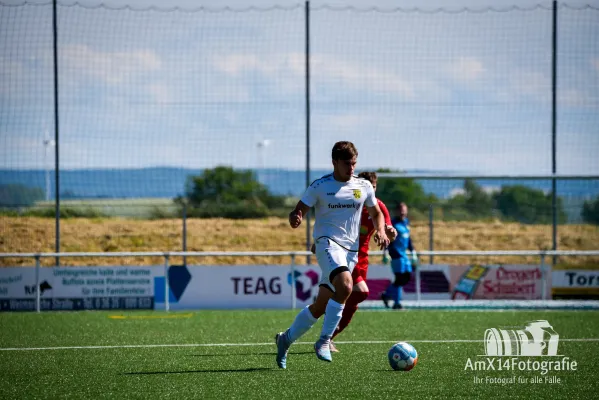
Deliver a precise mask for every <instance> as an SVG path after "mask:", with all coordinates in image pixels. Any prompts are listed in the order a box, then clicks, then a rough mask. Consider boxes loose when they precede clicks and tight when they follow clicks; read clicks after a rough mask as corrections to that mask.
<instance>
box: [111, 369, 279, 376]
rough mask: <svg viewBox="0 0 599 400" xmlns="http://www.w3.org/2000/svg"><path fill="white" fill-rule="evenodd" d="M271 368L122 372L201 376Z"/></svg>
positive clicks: (130, 373) (126, 373)
mask: <svg viewBox="0 0 599 400" xmlns="http://www.w3.org/2000/svg"><path fill="white" fill-rule="evenodd" d="M271 370H272V368H241V369H197V370H191V371H141V372H123V375H163V374H201V373H206V372H256V371H271Z"/></svg>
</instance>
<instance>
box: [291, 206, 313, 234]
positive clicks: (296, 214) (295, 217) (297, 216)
mask: <svg viewBox="0 0 599 400" xmlns="http://www.w3.org/2000/svg"><path fill="white" fill-rule="evenodd" d="M308 211H310V207H308V206H307V205H305V204H304V203H303V202H301V201H298V202H297V205H296V206H295V209H294V210H293V211H291V212H290V213H289V225H291V227H292V228H293V229H295V228H297V227H298V226H300V225H301V223H302V220H303V218H304V215H306V214H307V213H308Z"/></svg>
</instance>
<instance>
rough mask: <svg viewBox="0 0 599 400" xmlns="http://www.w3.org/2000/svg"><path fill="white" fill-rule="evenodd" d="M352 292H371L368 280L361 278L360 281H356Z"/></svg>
mask: <svg viewBox="0 0 599 400" xmlns="http://www.w3.org/2000/svg"><path fill="white" fill-rule="evenodd" d="M352 292H369V289H368V285H367V284H366V281H364V280H360V281H358V282H354V287H353V288H352Z"/></svg>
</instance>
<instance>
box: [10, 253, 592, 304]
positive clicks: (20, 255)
mask: <svg viewBox="0 0 599 400" xmlns="http://www.w3.org/2000/svg"><path fill="white" fill-rule="evenodd" d="M370 254H371V255H382V254H383V252H382V251H373V252H371V253H370ZM419 254H420V255H422V256H431V257H432V256H456V257H464V256H537V257H539V261H540V267H541V275H542V281H543V286H542V288H543V289H542V290H543V291H542V296H541V297H542V298H543V300H548V293H547V290H546V280H547V276H548V275H549V274H548V272H549V271H550V270H551V266H550V265H549V266H548V265H547V264H546V262H545V259H546V257H547V256H599V250H583V251H580V250H570V251H568V250H557V251H553V250H545V251H539V250H512V251H494V250H492V251H460V250H449V251H421V252H420V253H419ZM309 255H312V253H310V252H309V251H240V252H227V251H152V252H114V253H106V252H97V253H91V252H73V253H0V258H33V259H35V287H36V288H39V284H40V282H39V270H40V268H41V262H40V260H41V259H42V258H45V257H135V256H139V257H163V258H164V289H165V293H168V292H169V281H168V268H169V265H170V264H169V259H170V257H207V256H213V257H214V256H226V257H243V256H271V257H281V256H288V257H291V263H290V264H289V267H290V272H291V274H292V276H293V273H294V272H295V266H296V265H297V264H296V261H295V259H296V257H297V256H309ZM499 266H500V265H489V267H490V268H499ZM20 268H29V267H20ZM49 268H54V267H49ZM63 268H70V267H63ZM548 268H549V271H548ZM415 280H416V285H415V286H416V301H417V302H420V301H421V293H420V269H419V268H416V273H415ZM291 294H292V296H291V308H292V309H295V308H296V298H295V280H294V279H292V280H291ZM164 301H165V303H164V304H165V306H164V308H165V311H169V310H170V305H169V296H168V295H166V296H165V300H164ZM35 302H36V311H37V312H41V306H40V304H41V298H40V291H39V289H38V290H36V300H35Z"/></svg>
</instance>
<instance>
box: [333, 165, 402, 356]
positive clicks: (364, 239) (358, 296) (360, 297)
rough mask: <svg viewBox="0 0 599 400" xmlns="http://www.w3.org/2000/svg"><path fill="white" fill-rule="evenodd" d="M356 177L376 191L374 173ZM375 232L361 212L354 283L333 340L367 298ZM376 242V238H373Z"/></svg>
mask: <svg viewBox="0 0 599 400" xmlns="http://www.w3.org/2000/svg"><path fill="white" fill-rule="evenodd" d="M358 177H360V178H363V179H366V180H368V181H370V183H371V184H372V187H373V188H374V190H375V191H376V181H377V176H376V172H361V173H360V174H358ZM377 201H378V204H379V208H380V209H381V212H382V213H383V216H384V217H385V231H386V233H387V237H388V238H389V240H391V241H393V240H395V236H396V235H397V231H396V230H395V228H393V225H392V224H391V216H390V215H389V210H387V207H386V206H385V204H384V203H383V202H382V201H380V200H378V199H377ZM374 232H375V227H374V223H373V222H372V219H371V218H370V216H369V215H368V211H366V212H364V211H362V218H361V221H360V244H359V246H360V247H359V250H358V263H357V264H356V266H355V267H354V270H353V272H352V279H353V281H354V287H353V289H352V293H351V295H350V296H349V298H348V299H347V301H346V303H345V308H344V309H343V314H342V316H341V321H339V325H337V328H336V329H335V332H334V333H333V338H335V336H337V335H338V334H339V333H341V332H342V331H343V330H344V329H345V328H346V327H347V325H349V323H350V321H351V319H352V317H353V316H354V314H355V313H356V311H358V304H360V303H361V302H363V301H364V300H366V299H367V298H368V293H369V290H368V285H366V275H367V274H368V248H369V244H370V238H371V237H372V234H373V233H374ZM375 240H376V238H375ZM330 350H331V351H333V352H338V351H339V350H337V347H336V346H335V345H334V343H333V342H332V341H331V343H330Z"/></svg>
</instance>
